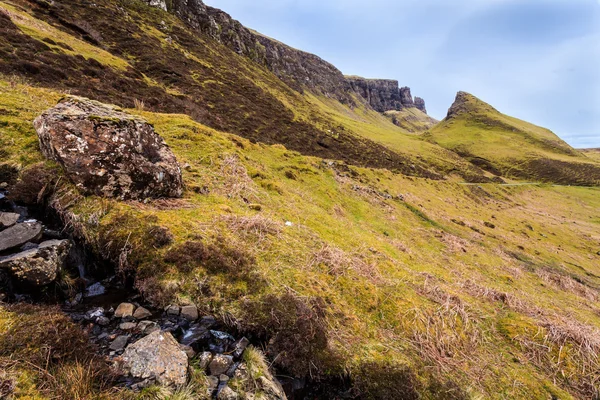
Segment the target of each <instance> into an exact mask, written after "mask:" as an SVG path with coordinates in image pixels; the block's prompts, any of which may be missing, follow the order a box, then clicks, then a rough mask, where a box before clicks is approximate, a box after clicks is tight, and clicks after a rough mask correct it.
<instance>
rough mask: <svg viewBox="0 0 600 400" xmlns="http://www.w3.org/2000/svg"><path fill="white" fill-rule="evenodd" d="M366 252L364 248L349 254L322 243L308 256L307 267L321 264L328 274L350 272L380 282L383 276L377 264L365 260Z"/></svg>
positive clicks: (311, 267) (345, 273) (312, 267)
mask: <svg viewBox="0 0 600 400" xmlns="http://www.w3.org/2000/svg"><path fill="white" fill-rule="evenodd" d="M366 253H367V251H366V250H358V251H356V252H355V253H354V254H349V253H347V252H345V251H343V250H342V249H340V248H337V247H335V246H332V245H329V244H324V245H323V246H322V247H321V248H320V249H319V250H317V251H315V252H314V253H313V254H312V255H311V256H310V259H309V260H308V264H307V268H308V269H314V268H316V267H319V266H321V267H325V268H326V269H327V273H328V274H330V275H332V276H335V277H339V276H346V275H348V274H349V273H350V274H356V275H358V276H361V277H363V278H367V279H368V280H370V281H371V282H375V283H376V282H381V281H382V280H383V277H382V275H381V273H380V272H379V270H378V269H377V265H376V264H375V263H374V262H368V261H366V260H365V254H366Z"/></svg>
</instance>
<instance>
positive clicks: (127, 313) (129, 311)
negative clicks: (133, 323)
mask: <svg viewBox="0 0 600 400" xmlns="http://www.w3.org/2000/svg"><path fill="white" fill-rule="evenodd" d="M134 311H135V306H134V305H133V304H131V303H121V304H119V307H117V310H116V311H115V317H117V318H124V317H131V316H133V312H134Z"/></svg>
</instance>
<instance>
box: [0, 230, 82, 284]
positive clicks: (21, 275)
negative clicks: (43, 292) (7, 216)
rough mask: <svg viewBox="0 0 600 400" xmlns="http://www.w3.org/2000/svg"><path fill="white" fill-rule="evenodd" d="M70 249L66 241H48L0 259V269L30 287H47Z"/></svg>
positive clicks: (69, 244)
mask: <svg viewBox="0 0 600 400" xmlns="http://www.w3.org/2000/svg"><path fill="white" fill-rule="evenodd" d="M70 248H71V242H70V241H68V240H49V241H47V242H43V243H42V244H40V245H39V247H36V248H33V249H30V250H26V251H23V252H21V253H17V254H14V255H12V256H9V257H6V258H3V259H0V269H6V270H9V271H10V273H11V275H13V276H14V277H15V278H17V279H18V280H20V281H23V282H26V283H28V284H30V285H33V286H44V285H48V284H49V283H52V282H54V280H55V279H56V277H57V275H58V271H59V270H60V269H61V268H62V267H63V266H64V263H65V260H66V258H67V255H68V254H69V249H70Z"/></svg>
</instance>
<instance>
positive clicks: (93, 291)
mask: <svg viewBox="0 0 600 400" xmlns="http://www.w3.org/2000/svg"><path fill="white" fill-rule="evenodd" d="M105 293H106V288H105V287H104V285H103V284H101V283H100V282H97V283H94V284H93V285H90V286H88V288H87V289H85V294H84V296H85V297H96V296H102V295H103V294H105Z"/></svg>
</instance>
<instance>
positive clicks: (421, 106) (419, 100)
mask: <svg viewBox="0 0 600 400" xmlns="http://www.w3.org/2000/svg"><path fill="white" fill-rule="evenodd" d="M415 107H417V108H418V109H419V110H421V111H423V112H424V113H425V114H427V107H425V100H423V99H422V98H420V97H415Z"/></svg>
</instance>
